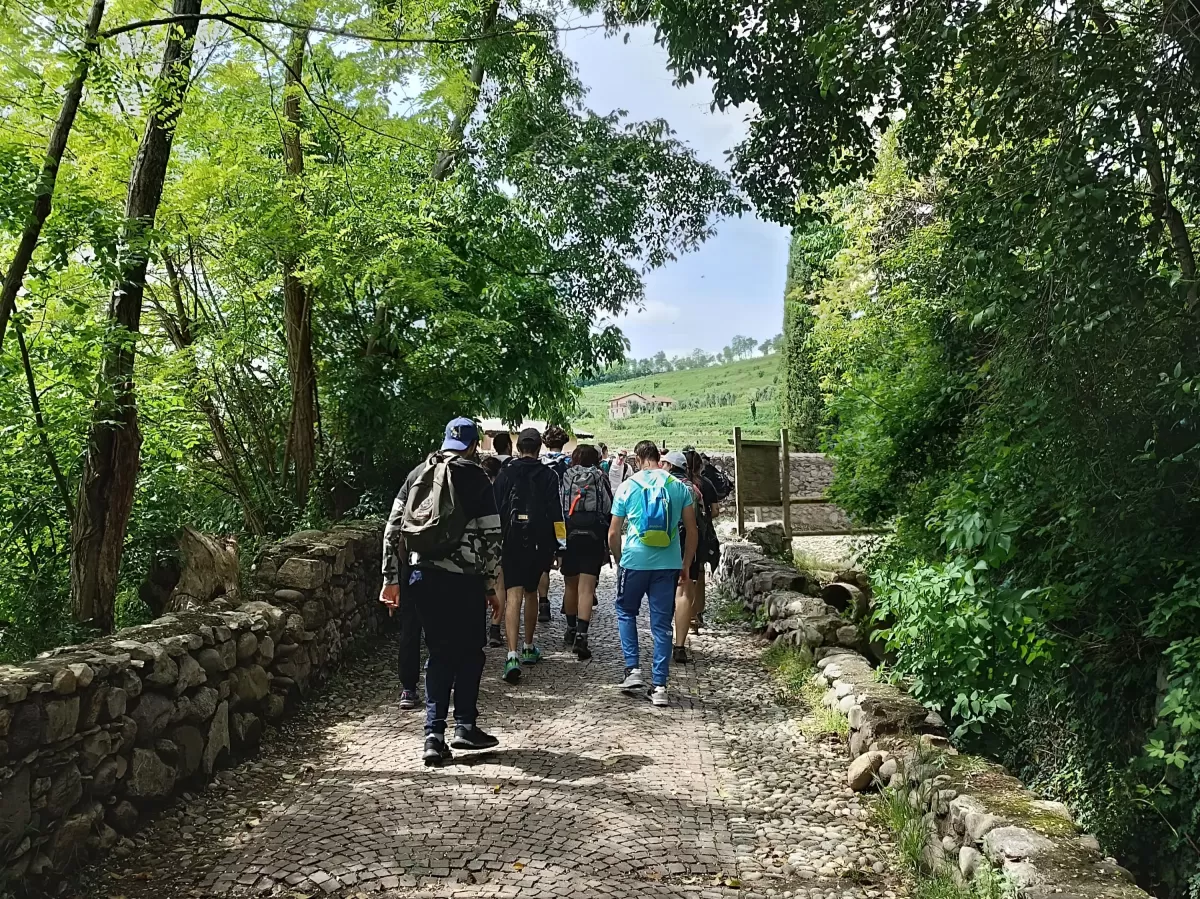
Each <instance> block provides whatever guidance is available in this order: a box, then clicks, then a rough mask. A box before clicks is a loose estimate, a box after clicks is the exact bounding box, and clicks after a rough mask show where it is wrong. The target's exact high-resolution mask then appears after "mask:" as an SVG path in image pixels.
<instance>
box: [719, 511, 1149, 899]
mask: <svg viewBox="0 0 1200 899" xmlns="http://www.w3.org/2000/svg"><path fill="white" fill-rule="evenodd" d="M763 531H764V532H765V531H767V529H763ZM748 536H749V537H750V538H751V540H752V541H753V540H754V538H755V537H759V539H760V540H761V541H762V542H763V543H766V544H767V546H768V548H770V545H771V540H772V538H773V536H774V535H773V534H771V533H764V534H762V535H757V534H755V532H753V531H751V533H750V534H749V535H748ZM715 581H716V583H718V584H720V585H722V586H723V588H724V589H725V590H726V591H728V592H729V593H730V594H731V595H732V597H733V598H734V600H735V601H737V602H739V603H741V604H742V605H743V606H744V607H745V608H746V609H748V610H750V611H751V612H753V613H754V616H755V620H756V621H758V622H760V623H762V626H763V627H764V629H765V632H766V636H767V637H768V639H771V640H782V641H784V642H786V643H790V644H793V645H795V646H797V647H800V648H801V650H802V651H804V652H806V653H811V654H812V658H813V660H814V662H815V668H816V673H815V674H814V675H813V676H814V678H815V679H816V681H817V683H818V684H819V685H820V686H822V687H823V688H825V690H826V692H825V696H824V700H823V701H824V703H825V705H827V706H829V707H830V708H837V709H839V710H840V711H841V712H843V713H844V714H845V715H846V718H847V719H848V721H849V725H850V737H849V741H848V749H849V754H850V758H851V762H850V766H849V769H848V771H847V780H848V781H849V786H850V787H851V788H852V789H855V790H858V791H863V790H868V789H872V788H875V787H882V786H886V787H887V788H889V789H891V790H895V791H898V792H900V793H901V795H902V796H903V798H904V800H905V801H907V802H908V803H909V805H910V806H911V807H912V808H913V810H914V812H917V813H920V822H921V826H923V827H924V828H925V831H926V832H925V848H924V860H925V863H926V865H927V866H928V867H931V868H933V867H942V868H944V869H946V870H947V871H948V872H949V873H950V874H951V875H952V876H954V877H955V878H956V879H957V880H959V881H964V880H970V879H971V878H973V877H974V876H976V874H977V873H978V871H979V870H980V868H981V866H990V867H992V868H993V869H996V870H998V871H1000V872H1002V873H1003V874H1004V875H1005V876H1006V877H1007V878H1008V879H1009V880H1010V881H1011V882H1012V883H1013V884H1014V886H1015V888H1016V890H1017V895H1018V896H1020V897H1025V899H1048V897H1050V896H1058V897H1064V899H1071V897H1074V899H1084V897H1088V899H1093V897H1095V899H1145V897H1146V895H1147V894H1146V893H1144V892H1143V891H1142V890H1140V889H1139V888H1138V887H1137V886H1136V885H1134V883H1133V878H1132V876H1131V875H1130V874H1129V872H1128V871H1127V870H1125V869H1124V868H1122V867H1121V866H1120V865H1119V864H1117V862H1116V860H1115V859H1112V858H1106V857H1104V856H1103V855H1102V853H1101V851H1100V845H1099V843H1098V842H1097V840H1096V838H1095V837H1094V836H1092V835H1090V834H1084V833H1081V832H1080V831H1079V829H1078V828H1077V827H1076V826H1075V824H1074V822H1073V820H1072V818H1071V813H1070V810H1069V809H1068V808H1067V807H1066V806H1065V805H1063V804H1062V803H1058V802H1047V801H1043V800H1040V799H1038V798H1037V797H1036V796H1034V795H1033V794H1032V793H1030V791H1028V790H1027V789H1025V787H1024V786H1022V784H1021V783H1020V782H1019V781H1018V780H1017V779H1016V778H1014V777H1012V776H1011V775H1010V774H1008V772H1007V771H1005V770H1004V769H1003V768H1001V767H1000V766H999V765H996V764H994V763H992V762H989V761H987V760H985V759H981V758H977V757H973V756H966V755H960V754H959V753H958V752H957V750H956V749H955V748H954V747H953V746H952V745H951V743H950V740H949V734H948V732H947V730H946V726H945V724H944V722H943V721H942V719H941V718H940V717H939V716H938V715H937V714H936V713H935V712H931V711H929V710H928V709H926V708H925V706H923V705H922V704H921V703H920V702H918V701H917V700H916V699H914V698H913V697H912V696H910V695H909V694H908V693H907V692H905V691H904V690H903V689H901V688H900V687H898V686H896V685H894V684H891V683H882V682H880V681H879V680H878V679H877V678H876V674H875V668H874V666H873V665H872V663H871V662H870V661H869V660H868V654H870V652H871V647H869V646H867V645H866V639H867V632H868V630H869V624H868V620H869V615H870V584H869V583H868V582H867V580H866V579H865V578H864V577H863V576H862V575H861V574H856V573H853V572H843V573H841V574H839V575H838V576H837V578H836V580H835V581H834V582H833V583H825V584H822V583H821V582H820V581H818V580H817V579H816V578H815V577H814V576H813V575H810V574H807V573H805V572H801V571H797V570H796V568H794V567H793V566H791V565H788V564H786V563H784V562H780V561H778V560H776V559H774V558H771V557H770V556H768V555H767V554H766V553H765V552H764V550H763V548H762V547H761V546H759V545H757V544H756V543H754V542H735V541H731V542H729V543H727V544H726V545H725V546H724V547H723V549H722V554H721V564H720V567H719V570H718V572H717V576H716V578H715ZM876 650H878V647H876Z"/></svg>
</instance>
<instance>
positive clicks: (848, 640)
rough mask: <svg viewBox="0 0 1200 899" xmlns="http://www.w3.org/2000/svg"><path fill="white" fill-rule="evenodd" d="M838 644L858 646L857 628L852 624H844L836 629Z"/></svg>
mask: <svg viewBox="0 0 1200 899" xmlns="http://www.w3.org/2000/svg"><path fill="white" fill-rule="evenodd" d="M837 642H838V646H858V645H859V635H858V628H857V627H855V626H854V625H853V624H846V625H843V626H842V627H839V628H838V629H837Z"/></svg>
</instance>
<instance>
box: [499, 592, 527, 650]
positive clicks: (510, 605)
mask: <svg viewBox="0 0 1200 899" xmlns="http://www.w3.org/2000/svg"><path fill="white" fill-rule="evenodd" d="M524 598H525V591H524V590H523V589H522V588H520V587H509V588H508V590H507V596H506V598H505V602H504V637H505V641H506V642H507V643H508V651H509V652H516V651H517V650H518V648H519V647H518V646H517V641H518V640H520V639H521V601H522V600H523V599H524Z"/></svg>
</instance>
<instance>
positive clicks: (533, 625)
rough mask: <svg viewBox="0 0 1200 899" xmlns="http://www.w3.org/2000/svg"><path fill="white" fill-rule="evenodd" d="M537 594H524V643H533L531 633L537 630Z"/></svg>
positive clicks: (529, 644) (530, 644)
mask: <svg viewBox="0 0 1200 899" xmlns="http://www.w3.org/2000/svg"><path fill="white" fill-rule="evenodd" d="M537 619H538V595H537V592H536V591H535V592H533V593H526V594H525V644H526V645H527V646H532V645H533V634H534V631H536V630H537Z"/></svg>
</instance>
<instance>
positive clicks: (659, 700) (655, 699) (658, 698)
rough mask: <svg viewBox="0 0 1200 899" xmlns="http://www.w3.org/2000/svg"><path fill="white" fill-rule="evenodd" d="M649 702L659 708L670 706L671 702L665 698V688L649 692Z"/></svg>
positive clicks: (657, 688)
mask: <svg viewBox="0 0 1200 899" xmlns="http://www.w3.org/2000/svg"><path fill="white" fill-rule="evenodd" d="M650 702H651V703H653V704H654V705H656V706H658V707H659V708H662V707H663V706H667V705H670V704H671V700H670V699H668V698H667V688H666V687H655V688H654V689H653V690H651V691H650Z"/></svg>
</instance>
